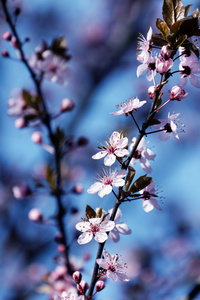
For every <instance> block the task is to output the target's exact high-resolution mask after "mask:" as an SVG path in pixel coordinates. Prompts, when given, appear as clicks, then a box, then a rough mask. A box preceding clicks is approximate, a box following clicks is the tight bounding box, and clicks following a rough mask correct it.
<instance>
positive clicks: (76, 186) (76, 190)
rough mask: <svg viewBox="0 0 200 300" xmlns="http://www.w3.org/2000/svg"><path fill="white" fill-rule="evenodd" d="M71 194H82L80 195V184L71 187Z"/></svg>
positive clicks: (81, 188)
mask: <svg viewBox="0 0 200 300" xmlns="http://www.w3.org/2000/svg"><path fill="white" fill-rule="evenodd" d="M72 192H73V193H75V194H82V193H83V186H82V184H80V183H77V184H76V185H75V186H74V187H73V189H72Z"/></svg>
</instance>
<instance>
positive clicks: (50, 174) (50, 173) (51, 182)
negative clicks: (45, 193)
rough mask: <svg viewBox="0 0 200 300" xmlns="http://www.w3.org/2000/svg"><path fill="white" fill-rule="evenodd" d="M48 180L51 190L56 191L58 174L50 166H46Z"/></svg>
mask: <svg viewBox="0 0 200 300" xmlns="http://www.w3.org/2000/svg"><path fill="white" fill-rule="evenodd" d="M46 180H47V181H48V183H49V185H50V188H51V190H52V192H53V191H55V187H56V174H55V173H54V172H53V170H52V169H51V167H50V165H47V166H46Z"/></svg>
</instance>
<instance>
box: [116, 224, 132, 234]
mask: <svg viewBox="0 0 200 300" xmlns="http://www.w3.org/2000/svg"><path fill="white" fill-rule="evenodd" d="M116 228H117V230H118V231H119V232H120V233H121V234H125V235H128V234H131V233H132V230H131V229H130V228H129V227H128V225H126V224H125V223H119V224H116Z"/></svg>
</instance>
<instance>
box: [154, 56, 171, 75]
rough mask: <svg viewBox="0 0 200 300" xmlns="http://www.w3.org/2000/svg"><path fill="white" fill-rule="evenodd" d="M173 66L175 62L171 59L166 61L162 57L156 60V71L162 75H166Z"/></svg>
mask: <svg viewBox="0 0 200 300" xmlns="http://www.w3.org/2000/svg"><path fill="white" fill-rule="evenodd" d="M172 66H173V60H172V59H171V58H169V59H168V60H165V59H164V58H163V57H162V56H159V57H158V58H157V59H156V71H157V72H158V73H160V74H161V75H164V74H166V73H167V72H168V71H169V70H170V69H171V67H172Z"/></svg>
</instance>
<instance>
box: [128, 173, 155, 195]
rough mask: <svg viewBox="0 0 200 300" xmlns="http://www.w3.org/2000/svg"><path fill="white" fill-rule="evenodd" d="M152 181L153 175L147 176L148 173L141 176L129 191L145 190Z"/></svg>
mask: <svg viewBox="0 0 200 300" xmlns="http://www.w3.org/2000/svg"><path fill="white" fill-rule="evenodd" d="M151 182H152V177H147V175H146V174H145V175H143V176H140V177H139V178H138V179H137V180H136V181H135V182H134V183H133V184H132V186H131V188H130V189H129V191H130V192H131V193H136V192H139V191H141V190H143V189H144V188H145V187H147V186H148V185H149V184H150V183H151Z"/></svg>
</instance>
